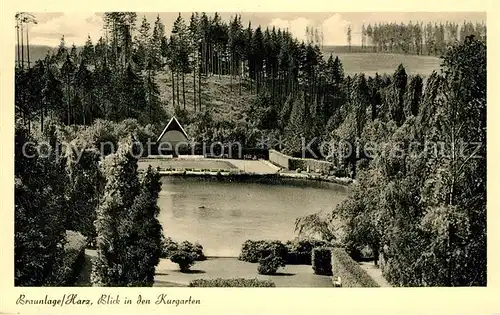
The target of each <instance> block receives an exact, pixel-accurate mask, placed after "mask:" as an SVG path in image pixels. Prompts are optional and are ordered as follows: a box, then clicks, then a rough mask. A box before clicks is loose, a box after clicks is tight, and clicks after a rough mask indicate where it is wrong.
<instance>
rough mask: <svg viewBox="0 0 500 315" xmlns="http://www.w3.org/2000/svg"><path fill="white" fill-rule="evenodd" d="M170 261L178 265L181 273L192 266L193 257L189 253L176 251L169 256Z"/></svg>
mask: <svg viewBox="0 0 500 315" xmlns="http://www.w3.org/2000/svg"><path fill="white" fill-rule="evenodd" d="M170 260H171V261H172V262H173V263H175V264H178V265H179V269H180V270H181V272H186V271H188V270H189V268H191V266H193V265H194V257H193V255H192V254H191V253H190V252H185V251H182V250H178V251H176V252H175V253H173V254H172V256H170Z"/></svg>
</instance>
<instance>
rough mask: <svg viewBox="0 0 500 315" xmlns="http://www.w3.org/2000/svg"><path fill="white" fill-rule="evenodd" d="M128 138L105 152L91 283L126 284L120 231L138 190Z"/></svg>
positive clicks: (137, 180)
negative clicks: (103, 183) (114, 151)
mask: <svg viewBox="0 0 500 315" xmlns="http://www.w3.org/2000/svg"><path fill="white" fill-rule="evenodd" d="M131 145H132V143H131V141H130V139H129V140H123V141H122V142H120V144H119V146H118V151H117V152H116V153H114V154H110V155H108V156H106V158H105V159H104V161H103V165H102V172H103V174H104V176H105V178H106V184H105V186H104V195H103V198H102V200H101V202H100V204H99V206H98V208H97V219H96V221H95V228H96V233H97V238H96V245H97V258H96V260H95V261H94V266H93V268H92V283H93V284H94V285H97V286H126V285H128V279H127V273H128V272H129V271H128V270H126V269H124V268H123V267H124V266H127V265H129V264H127V260H126V254H127V253H128V249H127V248H126V247H122V246H123V245H124V243H125V239H126V237H127V236H126V235H120V234H119V231H120V228H121V225H122V224H123V223H122V222H123V221H124V218H125V217H126V216H127V213H128V211H129V209H130V208H131V206H132V205H133V203H134V199H135V197H136V196H137V195H138V193H139V191H140V183H139V179H138V176H137V159H136V158H134V157H133V156H132V154H131Z"/></svg>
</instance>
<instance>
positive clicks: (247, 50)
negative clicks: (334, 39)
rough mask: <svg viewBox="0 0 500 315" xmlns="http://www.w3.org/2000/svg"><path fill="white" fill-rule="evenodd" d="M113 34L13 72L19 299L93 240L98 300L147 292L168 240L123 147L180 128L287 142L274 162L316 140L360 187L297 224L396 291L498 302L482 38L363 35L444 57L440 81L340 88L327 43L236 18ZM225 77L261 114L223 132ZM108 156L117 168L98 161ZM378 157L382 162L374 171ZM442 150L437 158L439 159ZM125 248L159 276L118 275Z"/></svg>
mask: <svg viewBox="0 0 500 315" xmlns="http://www.w3.org/2000/svg"><path fill="white" fill-rule="evenodd" d="M104 21H105V24H104V29H105V32H106V36H104V37H102V38H99V39H98V40H97V42H96V43H95V44H94V43H93V41H92V39H91V38H88V40H87V42H86V44H85V46H84V47H83V48H82V49H81V50H80V51H77V49H76V47H75V46H73V47H71V48H68V47H66V43H65V41H64V37H63V38H62V39H61V43H60V45H59V47H58V49H57V50H56V51H55V53H48V54H47V56H46V58H45V59H44V60H37V61H35V62H34V63H33V65H31V64H30V63H28V66H26V65H25V62H24V54H23V57H22V58H19V60H20V62H19V63H18V64H17V65H16V72H15V108H16V111H15V114H16V167H15V178H16V254H15V255H16V283H19V284H21V285H23V284H28V285H29V284H30V283H31V284H33V283H35V284H40V283H48V282H50V283H57V279H55V278H54V277H52V276H50V277H49V276H47V275H51V272H52V270H55V269H57V268H56V267H55V266H56V265H54V264H55V263H54V261H56V262H57V261H58V260H57V259H56V260H54V257H59V256H58V255H59V254H58V253H59V252H60V250H61V249H60V245H58V244H60V242H61V239H62V234H63V231H65V230H76V231H80V232H82V234H84V235H85V236H88V237H90V238H93V239H96V242H97V246H98V248H100V250H101V253H102V254H101V256H99V257H100V259H101V260H100V261H101V265H102V266H104V267H102V269H99V268H98V269H97V270H98V271H97V275H96V279H97V280H96V283H100V284H103V285H106V284H108V285H109V284H113V283H115V284H116V283H120V284H127V283H128V284H129V285H134V283H135V285H140V284H142V285H148V284H150V283H151V281H152V278H151V270H153V274H154V268H153V267H151V266H154V265H155V262H156V263H157V259H158V257H156V256H155V255H156V254H151V253H153V252H155V251H156V250H157V249H158V246H159V245H158V242H159V236H158V233H159V232H158V229H159V228H158V224H157V221H155V220H156V219H155V216H156V215H157V211H158V210H157V206H156V205H155V204H154V203H151V202H150V200H151V199H153V200H155V201H156V199H155V198H157V195H158V178H157V175H156V173H155V171H153V170H149V171H148V172H147V174H146V175H145V176H144V178H142V177H141V178H139V176H138V174H137V171H136V170H135V167H136V166H134V165H136V164H134V163H136V162H137V161H136V160H135V162H134V158H132V157H130V156H129V155H127V153H125V149H124V147H127V146H132V145H133V141H145V140H146V139H147V138H154V137H155V136H156V135H157V134H158V132H159V130H161V129H162V128H163V127H164V124H165V123H166V122H167V121H168V118H170V116H172V115H176V116H177V118H179V119H180V121H182V122H183V124H185V125H186V126H188V129H189V133H190V134H192V135H193V137H195V139H196V140H197V141H220V142H222V143H227V142H231V141H240V143H243V144H244V145H245V146H246V147H257V146H258V140H259V137H262V136H265V137H268V138H269V139H273V138H274V139H277V138H278V137H281V138H283V139H284V141H283V143H275V142H273V141H269V142H268V143H267V148H274V149H278V150H280V151H282V152H284V153H286V154H290V155H294V156H302V155H303V144H302V142H303V140H304V139H306V140H307V141H306V143H308V142H309V140H312V139H317V141H315V142H314V143H313V145H312V146H311V152H310V153H308V157H314V158H318V159H326V158H327V159H329V160H331V161H332V162H334V163H335V165H336V167H337V171H336V175H337V176H350V177H352V178H354V179H356V183H355V184H353V186H352V192H351V194H350V196H349V197H348V198H347V199H346V200H345V201H344V202H342V203H341V204H340V205H339V206H338V207H337V208H336V209H332V212H331V213H330V214H329V215H328V216H326V217H324V216H321V215H320V214H315V215H311V216H308V217H304V218H299V219H298V220H297V229H298V230H299V231H301V232H304V233H305V232H314V233H319V234H320V235H321V236H322V237H323V238H324V239H327V240H334V239H338V240H341V241H342V242H343V243H344V244H345V246H346V248H348V249H349V252H350V253H351V255H356V251H358V250H359V248H363V247H369V248H370V250H371V251H372V252H373V253H374V255H375V257H377V259H378V260H379V261H380V264H381V265H383V266H384V267H383V272H384V275H385V277H386V278H387V279H388V280H389V281H390V282H391V283H392V284H393V285H396V286H469V285H486V39H485V36H484V33H485V28H483V27H482V26H480V25H478V26H476V27H474V26H473V25H472V24H471V23H465V24H464V26H462V27H461V28H460V30H458V26H457V25H456V24H451V23H447V24H446V25H445V26H443V25H439V26H433V25H432V24H430V26H425V27H422V26H420V24H414V25H413V26H412V25H411V24H409V25H394V24H391V25H375V26H371V25H368V27H367V28H366V36H363V38H364V40H363V45H366V46H372V48H373V49H375V51H378V52H404V53H416V54H437V55H440V56H441V58H442V66H441V69H440V70H439V71H435V72H434V73H433V74H432V75H431V76H429V77H427V78H424V77H422V76H420V75H418V74H417V75H409V74H407V72H406V69H405V67H404V65H400V66H399V67H398V68H397V69H394V70H395V71H394V73H392V74H386V73H384V74H377V75H375V76H374V77H366V76H365V75H364V74H363V73H359V74H356V75H353V76H349V75H345V73H344V71H343V66H342V62H341V60H340V59H339V58H338V57H335V56H334V55H330V56H323V54H322V52H321V49H320V47H319V45H318V44H317V43H315V42H314V41H312V42H311V41H310V42H308V43H305V42H300V41H298V40H297V39H296V38H294V37H293V35H292V34H290V33H289V32H287V31H285V30H281V29H276V28H272V29H269V28H265V29H264V28H263V27H261V26H256V27H255V28H254V27H253V26H252V24H251V23H249V24H248V25H247V26H243V25H242V22H241V17H240V16H238V15H236V16H235V17H234V18H232V19H231V20H230V21H228V22H224V21H222V20H221V18H220V16H219V15H218V14H217V13H216V14H214V15H213V16H208V15H206V14H205V13H201V14H198V13H193V14H192V15H191V18H190V20H189V21H188V22H186V21H184V20H183V18H182V17H181V15H180V14H179V17H178V18H177V20H176V21H175V23H174V25H173V26H172V31H171V35H170V36H168V37H167V36H166V35H165V34H166V32H165V25H164V24H163V23H162V21H161V19H160V18H159V16H158V18H157V19H156V21H155V22H154V24H153V25H151V24H150V23H149V22H148V21H147V20H146V18H143V19H142V20H141V21H140V22H139V21H138V17H137V14H136V13H130V12H129V13H123V12H108V13H105V15H104ZM18 23H23V21H18ZM394 34H397V36H396V35H394ZM443 34H445V35H446V34H451V35H449V36H448V35H446V36H444V35H443ZM395 36H396V37H395ZM443 36H444V38H446V39H443ZM450 36H451V37H450ZM347 37H348V39H349V37H350V35H349V33H348V34H347ZM450 38H451V39H450ZM23 47H24V45H23ZM159 73H167V74H168V76H170V82H172V84H171V87H170V88H171V90H172V91H171V94H172V96H173V97H172V99H171V100H170V101H169V102H166V101H165V100H162V99H161V97H160V93H159V83H158V82H157V76H158V74H159ZM188 77H189V82H190V84H192V87H190V89H189V90H190V91H191V93H192V94H193V95H192V97H189V98H188V97H187V96H186V88H187V87H186V82H187V81H188V80H187V78H188ZM222 77H224V78H228V79H229V80H230V85H229V91H228V93H231V94H232V95H238V96H241V95H243V94H250V95H251V96H252V97H251V99H250V101H249V102H248V104H246V105H245V106H244V107H243V108H240V109H235V113H234V115H233V114H232V113H231V115H229V116H227V117H229V118H227V117H223V118H221V117H219V116H217V115H215V114H214V108H213V105H210V106H208V102H207V99H206V91H207V89H209V88H210V84H209V83H210V82H211V81H210V80H216V79H217V78H222ZM170 108H172V109H173V110H170ZM236 111H238V112H236ZM127 139H128V140H127ZM32 140H36V141H48V142H49V143H51V145H52V147H51V150H56V149H57V148H56V143H57V142H58V141H59V142H61V141H66V142H72V143H75V145H77V146H78V147H83V148H85V151H84V152H85V155H84V157H85V158H83V159H79V160H78V161H76V160H75V158H74V157H72V155H71V152H67V155H65V156H64V157H63V158H62V159H58V158H57V157H54V159H48V160H47V159H43V158H40V157H38V158H36V159H28V158H25V157H23V154H22V153H23V152H24V151H23V150H25V146H24V145H25V144H26V143H27V142H29V141H32ZM104 141H113V142H115V143H116V144H117V145H118V144H121V147H122V149H121V151H119V152H117V153H116V154H109V155H108V156H106V158H104V157H99V154H98V152H96V150H98V149H99V145H100V143H101V142H104ZM124 141H125V142H124ZM340 142H342V143H347V144H349V146H350V148H351V149H353V150H351V152H350V153H349V154H347V155H345V154H344V152H343V151H339V150H335V148H334V147H329V148H328V149H327V151H328V155H327V156H326V155H325V154H323V153H324V148H323V147H322V146H321V145H320V144H322V143H329V144H333V145H334V144H337V143H340ZM373 143H376V144H378V145H382V144H383V146H380V148H377V150H376V152H371V153H370V154H366V152H367V149H368V146H369V145H372V144H373ZM414 143H419V144H420V145H419V146H417V147H416V148H415V147H413V146H412V145H411V144H414ZM436 143H437V144H442V143H444V146H443V147H441V149H442V150H441V151H439V150H437V149H436V150H437V151H436V150H432V152H431V151H429V148H428V146H427V145H428V144H436ZM438 149H439V148H438ZM394 151H397V152H403V154H399V153H398V154H395V153H394ZM410 151H411V152H410ZM360 152H362V153H361V154H360ZM363 152H364V153H363ZM436 152H438V153H439V154H435V153H436ZM405 153H406V154H405ZM408 153H411V154H408ZM33 154H34V155H35V156H36V153H33ZM101 159H103V160H104V162H103V161H101ZM117 165H120V166H121V167H116V166H117ZM124 181H127V182H129V181H131V182H130V183H129V184H127V185H123V182H124ZM68 183H72V184H71V185H68ZM40 187H44V188H43V189H41V188H40ZM127 189H131V190H127ZM81 192H84V193H81ZM33 196H35V197H33ZM112 196H115V197H112ZM31 198H34V199H33V200H35V201H29V200H32V199H31ZM134 198H135V199H134ZM148 198H149V199H148ZM65 209H71V210H65ZM117 214H123V215H124V216H123V218H116V215H117ZM139 216H146V217H148V218H150V221H145V222H144V224H145V225H147V226H148V227H149V228H150V230H151V231H152V232H151V235H149V234H148V235H143V234H144V233H142V232H140V229H139V228H140V227H134V226H133V222H135V221H134V220H137V218H138V217H139ZM41 218H43V219H41ZM96 218H97V219H96ZM37 220H40V221H37ZM120 220H121V221H120ZM94 221H95V222H96V224H95V225H94V224H93V223H92V222H94ZM48 222H57V224H48ZM335 222H343V223H342V226H341V227H337V226H334V223H335ZM155 231H156V232H155ZM155 233H156V234H155ZM138 235H139V236H138ZM138 239H139V241H138ZM103 240H104V241H103ZM110 240H112V241H110ZM148 240H150V241H148ZM113 242H115V243H113ZM110 244H114V245H110ZM131 244H132V245H131ZM141 244H142V245H141ZM144 244H149V245H148V246H149V247H145V245H144ZM155 244H156V245H155ZM124 246H135V247H134V248H135V249H136V251H134V253H135V255H137V256H134V257H135V258H133V259H139V258H141V259H142V258H144V259H146V260H147V263H145V264H144V266H149V267H148V268H149V269H147V268H146V269H145V270H136V271H134V273H131V274H125V273H123V272H121V271H119V268H118V267H116V266H115V267H112V266H113V263H114V264H119V263H120V261H121V262H122V263H123V264H127V266H129V267H130V268H135V267H134V264H133V263H132V261H133V260H130V259H132V258H130V257H128V256H126V255H122V256H117V258H116V259H117V260H116V261H115V262H112V261H110V260H109V257H108V256H109V255H108V254H107V253H109V252H110V251H111V252H112V251H113V249H110V248H115V249H114V250H115V251H116V248H125V247H124ZM145 248H149V249H150V250H151V253H145V250H146V249H145ZM37 255H38V256H37ZM141 255H142V256H141ZM132 256H133V255H132ZM106 257H108V258H106ZM155 257H156V258H155ZM32 262H33V263H32ZM106 266H108V267H106ZM109 266H111V267H109ZM106 268H108V269H106ZM113 268H115V269H113ZM151 268H153V269H151ZM120 272H121V273H120ZM33 275H37V276H36V277H34V276H33ZM106 277H108V278H106ZM134 277H135V278H134ZM33 279H34V280H33Z"/></svg>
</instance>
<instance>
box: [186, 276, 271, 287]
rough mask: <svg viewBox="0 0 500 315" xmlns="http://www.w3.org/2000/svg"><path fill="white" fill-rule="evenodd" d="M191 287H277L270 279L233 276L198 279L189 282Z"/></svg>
mask: <svg viewBox="0 0 500 315" xmlns="http://www.w3.org/2000/svg"><path fill="white" fill-rule="evenodd" d="M189 286H190V287H260V288H262V287H275V286H276V285H275V284H274V282H272V281H270V280H259V279H257V278H254V279H245V278H232V279H222V278H217V279H196V280H193V281H191V282H190V283H189Z"/></svg>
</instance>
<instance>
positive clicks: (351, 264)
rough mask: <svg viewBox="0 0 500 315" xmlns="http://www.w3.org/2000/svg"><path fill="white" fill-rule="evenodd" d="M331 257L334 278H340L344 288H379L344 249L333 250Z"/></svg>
mask: <svg viewBox="0 0 500 315" xmlns="http://www.w3.org/2000/svg"><path fill="white" fill-rule="evenodd" d="M331 255H332V263H331V264H332V272H333V277H334V278H337V277H340V279H341V281H342V286H343V287H378V286H379V285H378V284H377V282H376V281H375V280H373V279H372V278H371V277H370V276H369V275H368V273H367V272H366V271H365V270H363V269H362V268H361V267H360V266H359V264H358V263H357V262H355V261H354V260H353V259H352V258H351V257H350V256H349V254H347V252H346V251H345V250H344V249H342V248H333V249H332V250H331Z"/></svg>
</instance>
